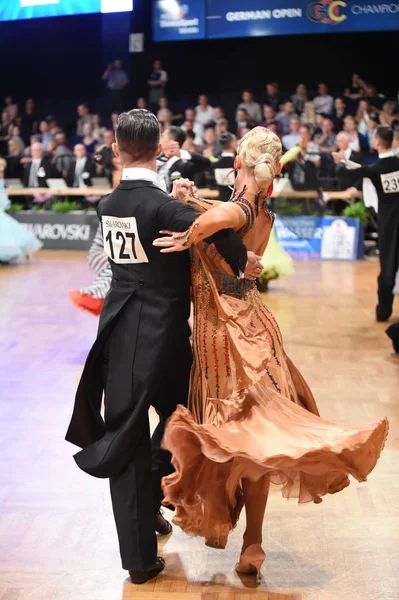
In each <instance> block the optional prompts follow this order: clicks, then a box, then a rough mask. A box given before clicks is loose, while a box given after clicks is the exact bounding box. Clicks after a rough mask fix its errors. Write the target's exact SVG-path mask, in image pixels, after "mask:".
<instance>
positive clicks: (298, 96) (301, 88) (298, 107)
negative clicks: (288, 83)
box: [291, 83, 308, 115]
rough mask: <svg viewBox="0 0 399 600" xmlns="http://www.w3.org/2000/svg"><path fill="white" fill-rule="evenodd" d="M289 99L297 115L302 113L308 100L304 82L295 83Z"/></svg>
mask: <svg viewBox="0 0 399 600" xmlns="http://www.w3.org/2000/svg"><path fill="white" fill-rule="evenodd" d="M291 100H292V104H293V105H294V110H295V111H296V112H297V113H298V115H300V114H302V113H303V111H304V110H305V104H306V102H307V101H308V91H307V89H306V85H305V84H304V83H299V84H298V85H297V87H296V93H295V94H294V95H293V96H291Z"/></svg>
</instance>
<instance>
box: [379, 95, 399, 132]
mask: <svg viewBox="0 0 399 600" xmlns="http://www.w3.org/2000/svg"><path fill="white" fill-rule="evenodd" d="M396 111H397V105H396V102H394V101H393V100H388V101H387V102H385V103H384V104H383V106H382V110H381V112H380V123H381V125H387V126H388V127H392V125H393V121H394V120H397V118H398V115H397V112H396Z"/></svg>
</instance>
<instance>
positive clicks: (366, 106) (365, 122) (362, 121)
mask: <svg viewBox="0 0 399 600" xmlns="http://www.w3.org/2000/svg"><path fill="white" fill-rule="evenodd" d="M371 112H372V111H371V106H370V102H369V101H368V100H360V102H359V107H358V109H357V113H356V117H355V121H356V124H357V130H358V132H359V133H361V134H362V135H364V136H366V135H367V132H368V130H369V119H370V115H371Z"/></svg>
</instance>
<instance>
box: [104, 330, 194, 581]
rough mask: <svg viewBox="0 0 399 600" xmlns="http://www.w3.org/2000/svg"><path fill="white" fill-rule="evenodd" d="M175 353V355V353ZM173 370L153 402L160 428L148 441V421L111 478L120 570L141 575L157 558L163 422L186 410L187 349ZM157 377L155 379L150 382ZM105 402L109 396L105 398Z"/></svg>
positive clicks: (164, 459)
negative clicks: (128, 458) (128, 457)
mask: <svg viewBox="0 0 399 600" xmlns="http://www.w3.org/2000/svg"><path fill="white" fill-rule="evenodd" d="M175 350H176V349H175ZM109 352H110V343H109V342H108V343H106V345H105V347H104V350H103V373H102V377H103V385H104V389H105V390H106V382H107V380H108V365H109ZM173 365H174V366H171V365H170V366H169V368H168V369H166V368H165V375H164V376H163V377H162V376H161V377H160V381H159V388H158V389H159V391H158V394H157V397H156V398H154V399H153V405H154V406H155V408H156V410H157V413H158V415H159V417H160V421H159V424H158V426H157V428H156V429H155V431H154V434H153V436H152V438H150V428H149V421H148V417H146V420H145V425H144V428H143V431H142V435H141V437H140V439H139V441H138V443H137V445H136V448H135V452H134V456H133V458H132V460H131V461H130V463H129V464H128V466H127V468H126V469H124V471H122V472H121V473H119V474H118V475H115V476H113V477H111V478H110V488H111V499H112V508H113V513H114V518H115V524H116V529H117V533H118V539H119V549H120V554H121V559H122V568H123V569H126V570H142V569H148V568H149V567H150V566H152V565H153V564H154V562H155V560H156V556H157V538H156V533H155V522H154V515H155V514H156V512H157V511H158V510H159V507H160V505H161V502H162V500H163V493H162V486H161V481H162V477H164V476H165V475H168V474H170V473H172V472H173V467H172V465H171V462H170V458H171V457H170V454H169V452H166V451H165V450H162V448H161V442H162V438H163V435H164V431H165V424H166V420H167V419H168V418H169V416H170V415H171V414H172V413H173V411H174V410H175V408H176V405H177V404H185V403H186V402H187V395H188V380H189V374H190V367H191V352H190V347H189V344H188V342H187V345H184V344H183V345H182V348H181V351H177V350H176V351H175V352H174V353H173ZM156 376H157V374H156V373H154V377H156ZM105 402H107V396H106V394H105Z"/></svg>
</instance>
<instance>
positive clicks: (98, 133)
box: [92, 114, 105, 144]
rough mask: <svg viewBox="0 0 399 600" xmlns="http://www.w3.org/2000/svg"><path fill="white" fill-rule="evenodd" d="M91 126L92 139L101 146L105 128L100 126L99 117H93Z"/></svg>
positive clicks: (97, 115)
mask: <svg viewBox="0 0 399 600" xmlns="http://www.w3.org/2000/svg"><path fill="white" fill-rule="evenodd" d="M92 126H93V132H92V135H93V138H94V139H95V140H96V142H98V143H99V144H103V143H104V132H105V127H104V126H103V125H101V116H100V115H99V114H96V115H93V120H92Z"/></svg>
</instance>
